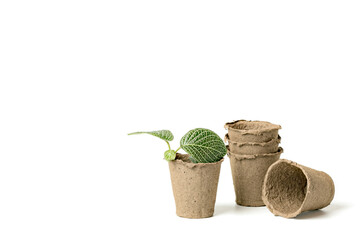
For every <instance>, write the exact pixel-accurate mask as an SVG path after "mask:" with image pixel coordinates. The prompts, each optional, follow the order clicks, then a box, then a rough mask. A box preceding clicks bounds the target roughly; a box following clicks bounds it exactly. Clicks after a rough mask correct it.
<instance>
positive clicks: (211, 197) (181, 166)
mask: <svg viewBox="0 0 360 240" xmlns="http://www.w3.org/2000/svg"><path fill="white" fill-rule="evenodd" d="M222 162H223V159H221V160H220V161H218V162H214V163H192V162H191V161H190V159H189V155H188V154H179V153H177V154H176V159H175V160H174V161H169V169H170V176H171V184H172V189H173V194H174V198H175V205H176V214H177V215H178V216H179V217H184V218H206V217H211V216H213V214H214V207H215V201H216V192H217V186H218V181H219V175H220V167H221V163H222Z"/></svg>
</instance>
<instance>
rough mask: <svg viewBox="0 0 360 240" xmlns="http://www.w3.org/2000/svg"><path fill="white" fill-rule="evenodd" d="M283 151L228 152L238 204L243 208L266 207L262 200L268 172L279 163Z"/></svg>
mask: <svg viewBox="0 0 360 240" xmlns="http://www.w3.org/2000/svg"><path fill="white" fill-rule="evenodd" d="M282 152H283V149H282V148H281V147H280V148H279V149H278V151H277V152H276V153H269V154H259V155H237V154H233V153H231V152H229V151H228V156H229V158H230V165H231V172H232V177H233V183H234V189H235V195H236V203H237V204H238V205H242V206H249V207H260V206H264V202H263V200H262V198H261V193H262V186H263V182H264V177H265V174H266V171H267V170H268V168H269V167H270V165H271V164H273V163H274V162H275V161H277V160H278V159H279V157H280V154H281V153H282Z"/></svg>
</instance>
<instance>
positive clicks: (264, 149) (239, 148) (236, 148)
mask: <svg viewBox="0 0 360 240" xmlns="http://www.w3.org/2000/svg"><path fill="white" fill-rule="evenodd" d="M280 141H281V138H280V136H277V137H276V138H274V139H271V140H270V141H267V142H235V141H231V140H229V136H228V134H226V135H225V142H228V143H229V150H230V152H232V153H235V154H244V155H250V154H266V153H275V152H276V151H277V150H278V147H279V143H280Z"/></svg>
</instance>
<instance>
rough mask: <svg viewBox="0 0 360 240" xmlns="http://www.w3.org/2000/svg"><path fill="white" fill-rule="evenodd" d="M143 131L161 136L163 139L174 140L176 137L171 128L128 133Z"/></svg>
mask: <svg viewBox="0 0 360 240" xmlns="http://www.w3.org/2000/svg"><path fill="white" fill-rule="evenodd" d="M142 133H146V134H150V135H153V136H155V137H158V138H161V139H162V140H165V141H172V140H173V139H174V135H173V134H172V133H171V132H170V131H169V130H159V131H152V132H134V133H129V134H128V135H135V134H142Z"/></svg>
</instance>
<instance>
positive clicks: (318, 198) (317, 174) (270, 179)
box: [262, 159, 335, 218]
mask: <svg viewBox="0 0 360 240" xmlns="http://www.w3.org/2000/svg"><path fill="white" fill-rule="evenodd" d="M334 193H335V186H334V182H333V180H332V179H331V177H330V176H329V175H328V174H326V173H324V172H321V171H317V170H314V169H311V168H308V167H305V166H302V165H300V164H297V163H295V162H292V161H289V160H286V159H281V160H279V161H277V162H276V163H274V164H273V165H272V166H270V168H269V169H268V171H267V173H266V176H265V180H264V186H263V193H262V194H263V201H264V203H265V204H266V206H267V207H268V209H269V210H270V211H271V212H272V213H273V214H274V215H279V216H282V217H286V218H292V217H296V216H297V215H299V214H300V213H301V212H304V211H308V210H315V209H320V208H323V207H326V206H328V205H329V204H330V203H331V201H332V199H333V198H334Z"/></svg>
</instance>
